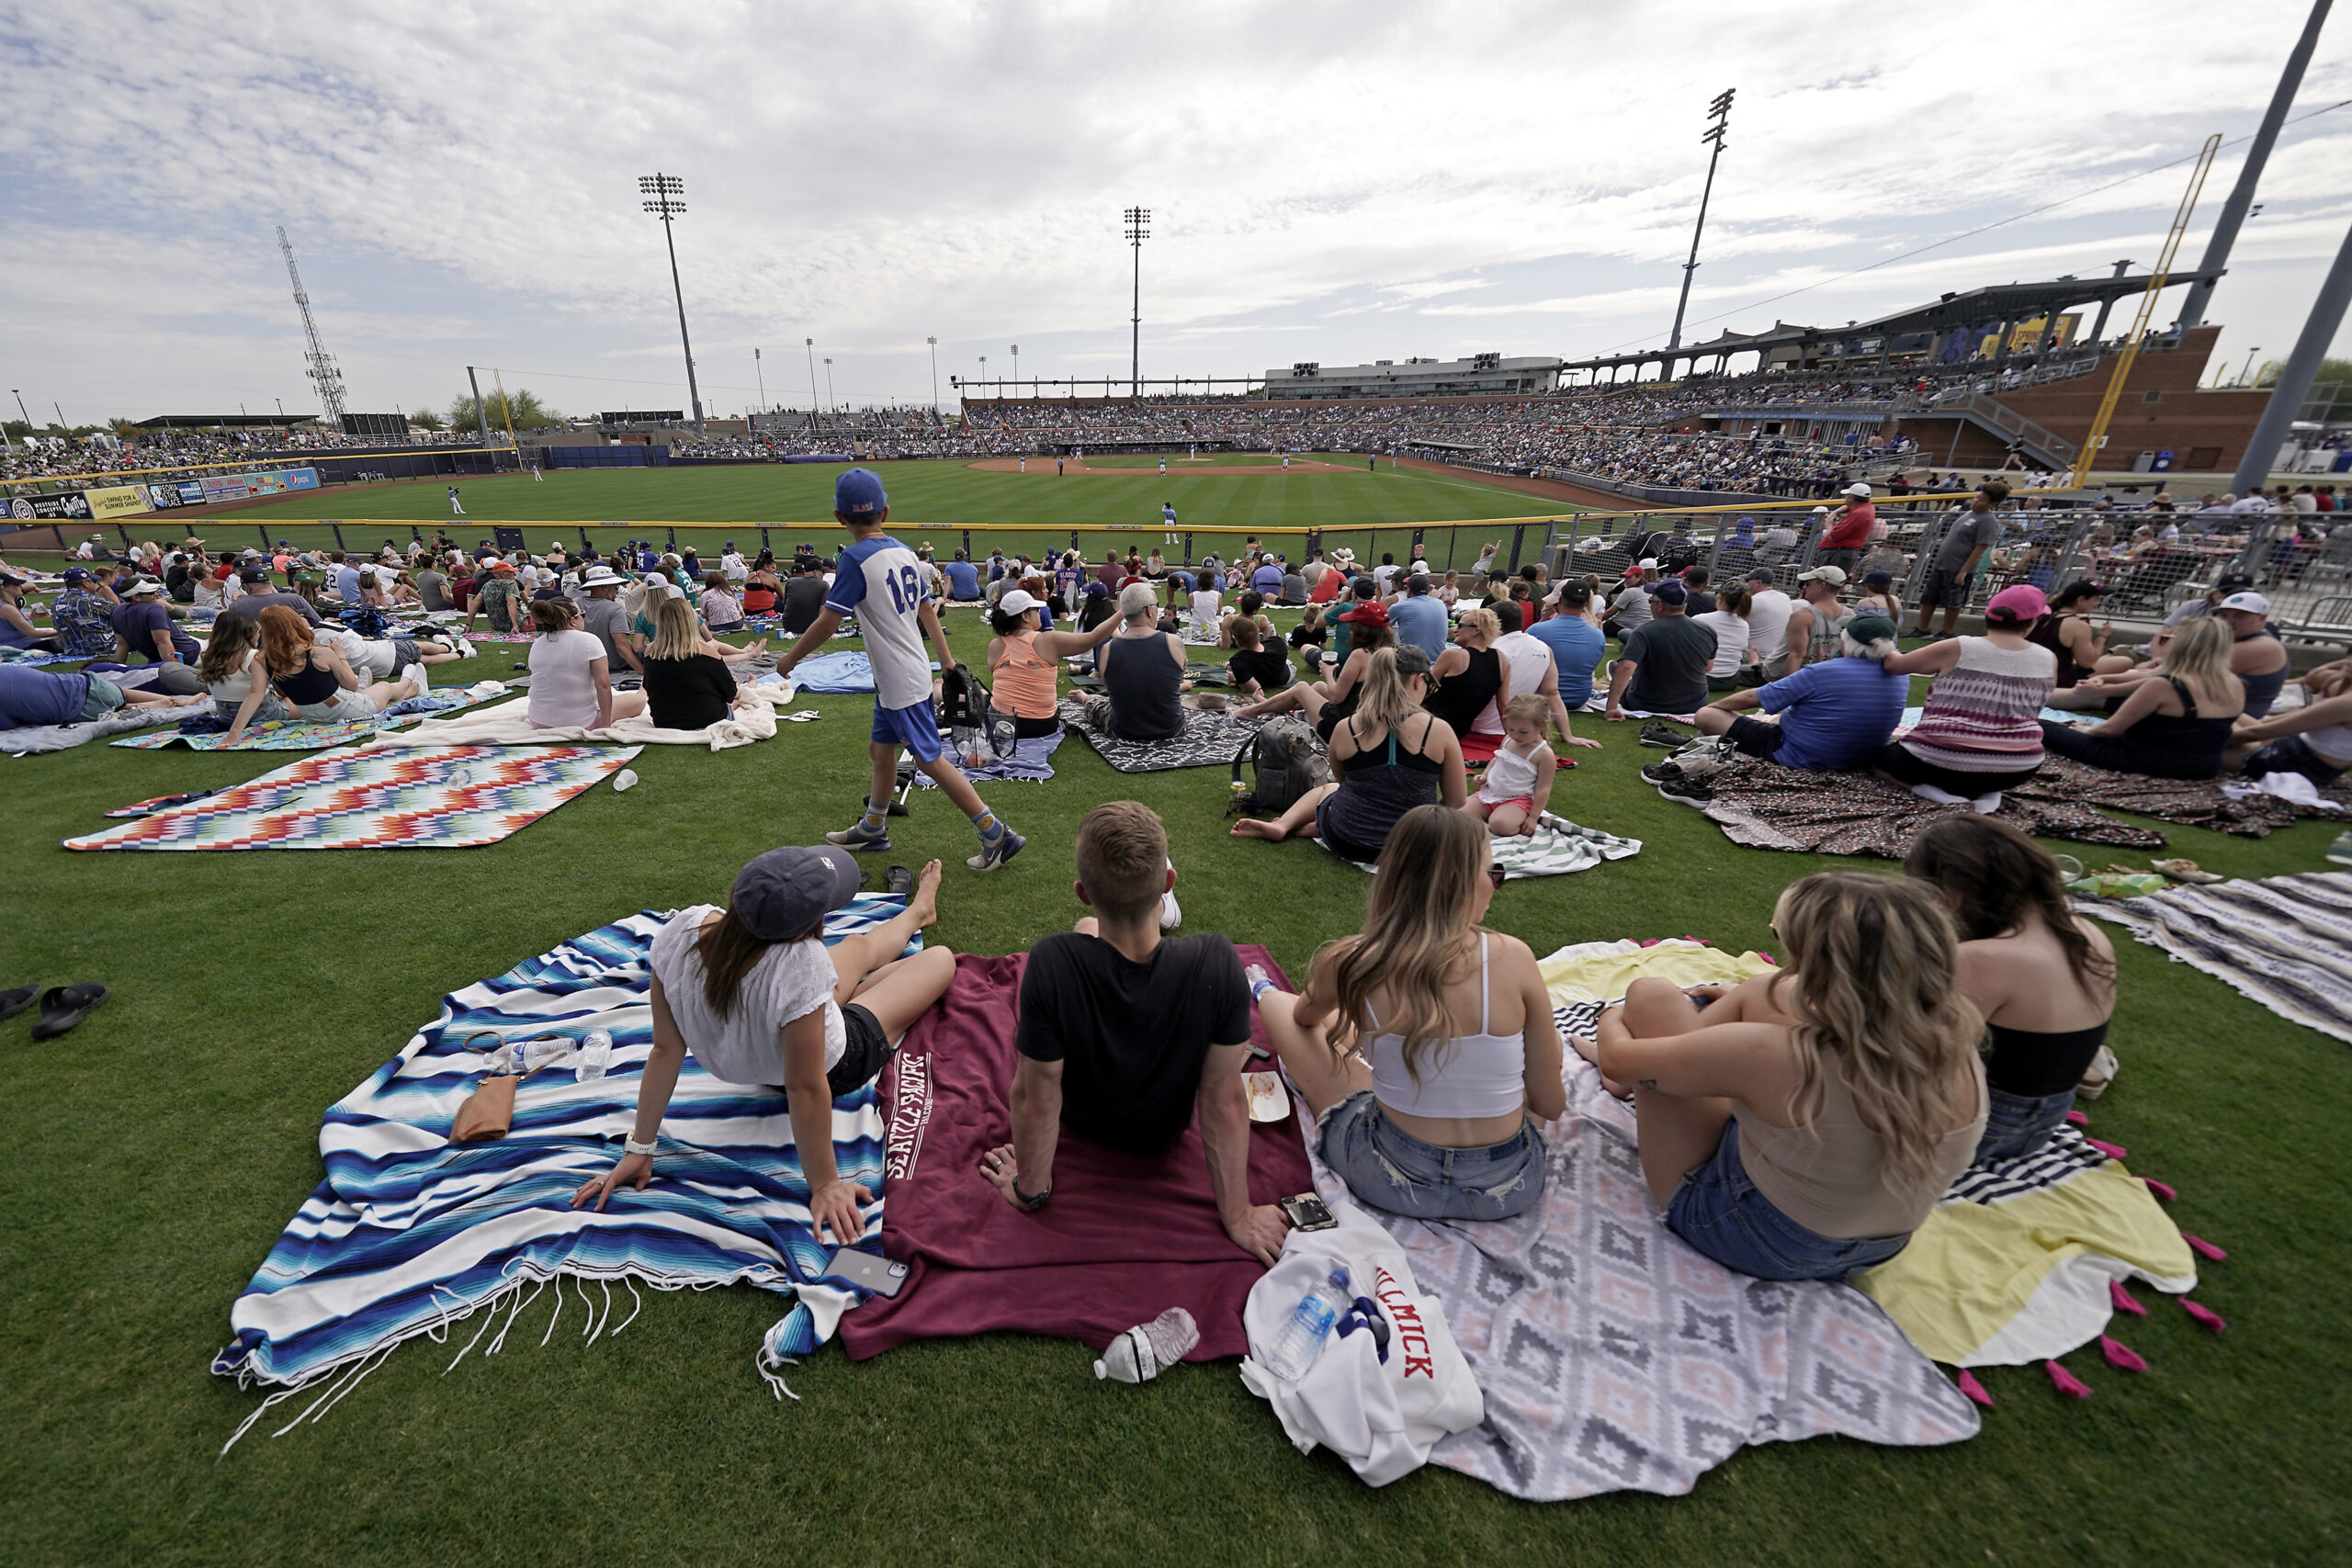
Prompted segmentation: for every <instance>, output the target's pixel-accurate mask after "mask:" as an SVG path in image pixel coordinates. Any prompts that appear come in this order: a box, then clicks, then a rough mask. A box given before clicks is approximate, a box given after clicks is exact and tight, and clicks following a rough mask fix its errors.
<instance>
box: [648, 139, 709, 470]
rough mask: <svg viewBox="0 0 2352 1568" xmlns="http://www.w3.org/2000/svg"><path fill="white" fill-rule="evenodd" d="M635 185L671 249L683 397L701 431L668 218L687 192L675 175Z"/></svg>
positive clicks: (675, 246) (692, 349) (676, 213)
mask: <svg viewBox="0 0 2352 1568" xmlns="http://www.w3.org/2000/svg"><path fill="white" fill-rule="evenodd" d="M637 188H638V190H639V193H641V194H642V195H644V196H647V197H650V198H651V199H650V200H649V201H647V202H645V203H644V207H645V210H646V211H648V212H650V213H651V214H653V216H655V217H656V218H659V219H660V220H662V243H665V244H666V245H668V246H669V248H670V288H671V291H672V292H673V293H674V294H675V295H676V296H677V298H678V342H679V344H681V345H682V346H683V347H684V349H685V352H686V396H687V397H688V398H689V399H691V400H693V402H694V406H695V434H697V435H700V434H707V432H705V430H704V428H703V417H702V391H701V389H699V388H697V387H696V386H695V345H694V340H693V339H692V338H689V337H688V336H686V289H685V286H684V284H682V283H680V282H679V281H678V242H677V238H676V236H675V235H673V233H672V232H671V229H670V220H672V219H673V218H677V217H681V216H683V215H684V212H685V210H686V204H685V203H684V201H682V200H680V199H679V197H683V196H684V195H685V194H686V182H685V181H684V180H682V179H680V178H678V176H677V175H639V177H638V182H637Z"/></svg>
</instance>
